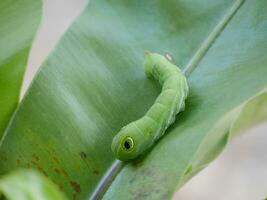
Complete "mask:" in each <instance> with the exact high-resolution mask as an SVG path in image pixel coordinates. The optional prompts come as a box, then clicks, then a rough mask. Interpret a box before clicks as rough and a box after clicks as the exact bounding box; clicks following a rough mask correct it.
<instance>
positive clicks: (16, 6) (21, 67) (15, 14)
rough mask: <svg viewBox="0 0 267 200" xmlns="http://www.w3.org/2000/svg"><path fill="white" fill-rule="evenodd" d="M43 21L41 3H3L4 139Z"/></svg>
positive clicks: (0, 107)
mask: <svg viewBox="0 0 267 200" xmlns="http://www.w3.org/2000/svg"><path fill="white" fill-rule="evenodd" d="M40 18H41V1H40V0H25V1H19V0H13V1H10V0H1V1H0V27H1V28H0V138H1V137H2V135H3V133H4V130H5V128H6V126H7V123H8V121H9V119H10V117H11V115H12V113H13V111H14V110H15V108H16V106H17V104H18V101H19V93H20V87H21V83H22V79H23V74H24V71H25V67H26V63H27V59H28V55H29V50H30V47H31V44H32V40H33V37H34V34H35V31H36V29H37V26H38V24H39V23H40Z"/></svg>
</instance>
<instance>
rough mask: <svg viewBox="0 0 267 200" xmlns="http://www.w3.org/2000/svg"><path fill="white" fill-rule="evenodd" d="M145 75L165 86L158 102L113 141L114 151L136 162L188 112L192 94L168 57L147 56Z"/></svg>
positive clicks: (179, 71) (120, 157)
mask: <svg viewBox="0 0 267 200" xmlns="http://www.w3.org/2000/svg"><path fill="white" fill-rule="evenodd" d="M144 66H145V73H146V75H147V77H149V78H150V77H154V78H155V79H157V80H158V81H159V83H160V84H161V85H162V91H161V93H160V95H159V96H158V97H157V99H156V101H155V103H154V104H153V105H152V106H151V108H150V109H149V110H148V111H147V113H146V114H145V116H143V117H142V118H140V119H138V120H136V121H134V122H131V123H129V124H128V125H126V126H124V127H123V128H122V129H121V130H120V132H119V133H118V134H117V135H116V136H115V137H114V138H113V141H112V145H111V149H112V151H113V153H114V154H115V156H116V157H117V158H118V159H120V160H123V161H127V160H130V159H134V158H136V157H137V156H139V155H140V154H142V153H144V152H145V151H146V150H147V149H149V148H150V147H151V146H152V145H153V144H154V142H155V141H157V140H158V139H159V138H160V137H161V136H162V135H163V134H164V132H165V131H166V129H167V128H168V127H169V126H170V124H172V123H173V122H174V120H175V116H176V114H177V113H179V112H180V111H183V110H184V107H185V99H186V98H187V95H188V91H189V88H188V85H187V80H186V77H185V76H184V75H183V73H182V72H181V70H180V69H179V68H178V67H177V66H176V65H174V64H172V63H171V62H169V61H168V60H167V59H166V58H165V57H164V56H162V55H160V54H156V53H146V56H145V62H144Z"/></svg>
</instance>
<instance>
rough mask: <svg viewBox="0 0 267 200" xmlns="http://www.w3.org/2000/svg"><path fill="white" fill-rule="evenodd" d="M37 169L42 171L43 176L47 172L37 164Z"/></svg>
mask: <svg viewBox="0 0 267 200" xmlns="http://www.w3.org/2000/svg"><path fill="white" fill-rule="evenodd" d="M37 169H38V170H39V171H40V172H42V173H43V174H44V175H45V176H48V174H47V173H46V171H45V170H44V169H43V168H41V167H40V166H37Z"/></svg>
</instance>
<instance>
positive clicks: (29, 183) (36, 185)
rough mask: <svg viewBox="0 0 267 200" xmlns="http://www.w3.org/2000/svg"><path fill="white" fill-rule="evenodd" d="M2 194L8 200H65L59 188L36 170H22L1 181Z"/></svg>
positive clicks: (0, 191)
mask: <svg viewBox="0 0 267 200" xmlns="http://www.w3.org/2000/svg"><path fill="white" fill-rule="evenodd" d="M0 193H1V194H2V195H4V196H5V197H6V198H7V199H8V200H18V199H20V200H28V199H38V200H55V199H56V200H65V199H66V198H65V197H64V196H63V195H62V194H61V192H60V191H59V189H58V188H57V186H56V185H55V184H54V183H53V182H51V181H50V180H49V179H47V178H45V177H44V176H42V175H41V174H40V173H39V172H37V171H35V170H26V169H20V170H17V171H15V172H12V173H10V174H8V175H5V176H3V177H2V178H1V179H0Z"/></svg>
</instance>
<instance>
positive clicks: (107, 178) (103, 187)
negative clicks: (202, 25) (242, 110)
mask: <svg viewBox="0 0 267 200" xmlns="http://www.w3.org/2000/svg"><path fill="white" fill-rule="evenodd" d="M244 2H245V0H236V1H235V2H234V3H233V4H232V6H231V7H230V8H229V9H227V11H226V13H225V14H224V15H223V17H222V18H221V19H220V20H219V22H218V23H217V25H216V26H215V27H214V28H213V30H212V31H211V32H210V34H209V35H208V36H207V37H206V38H205V39H204V40H203V42H202V43H201V45H200V46H199V48H198V49H197V51H196V52H195V53H194V54H193V56H192V58H191V59H190V60H189V62H188V64H187V65H186V66H185V68H184V70H183V73H184V74H185V76H186V77H187V78H188V77H189V76H190V75H191V74H192V72H193V71H194V70H195V69H196V68H197V66H198V65H199V63H200V61H201V60H202V59H203V57H204V56H205V55H206V54H207V52H208V51H209V49H210V47H211V46H212V45H213V43H214V42H215V40H216V39H217V38H218V36H219V35H220V34H221V33H222V32H223V30H224V29H225V28H226V26H227V25H228V24H229V22H230V21H231V19H232V18H233V16H234V15H235V14H236V13H237V11H238V10H239V8H240V7H241V6H242V5H243V3H244ZM125 164H126V163H123V162H121V161H119V160H115V161H114V163H113V164H112V165H111V167H110V168H109V170H108V171H107V173H106V174H105V175H104V176H103V178H102V179H101V181H100V183H99V184H98V186H97V187H96V190H95V192H94V193H93V195H92V197H91V198H90V199H91V200H97V199H101V198H102V197H103V195H104V194H105V192H106V191H107V190H108V188H109V186H110V185H111V183H112V181H113V180H114V179H115V177H116V176H117V174H119V172H120V171H121V169H122V168H123V167H124V166H125Z"/></svg>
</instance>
